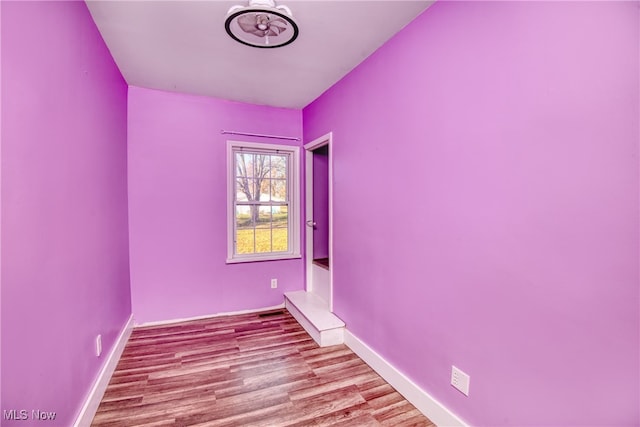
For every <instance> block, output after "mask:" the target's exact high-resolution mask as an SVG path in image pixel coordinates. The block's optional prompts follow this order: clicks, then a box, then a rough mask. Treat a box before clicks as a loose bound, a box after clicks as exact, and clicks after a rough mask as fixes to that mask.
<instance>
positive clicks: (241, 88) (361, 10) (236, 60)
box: [87, 0, 433, 108]
mask: <svg viewBox="0 0 640 427" xmlns="http://www.w3.org/2000/svg"><path fill="white" fill-rule="evenodd" d="M432 3H433V1H425V0H409V1H402V0H387V1H384V0H374V1H367V0H359V1H338V0H321V1H317V0H316V1H312V0H282V1H279V2H277V4H279V5H281V4H283V5H286V6H289V7H290V8H291V11H292V12H293V16H294V19H295V20H296V22H297V24H298V27H299V28H300V35H299V36H298V38H297V39H296V40H295V41H294V42H293V43H292V44H291V45H288V46H285V47H282V48H277V49H256V48H252V47H248V46H244V45H241V44H239V43H237V42H236V41H234V40H233V39H231V38H230V37H229V36H228V35H227V33H226V32H225V29H224V21H225V18H226V14H227V11H228V10H229V8H230V7H231V6H233V5H236V4H241V5H246V4H248V1H246V0H237V1H235V0H231V1H227V0H205V1H202V0H201V1H187V0H174V1H160V0H152V1H139V0H129V1H122V0H87V5H88V7H89V10H90V11H91V15H92V16H93V19H94V21H95V22H96V25H97V26H98V29H99V30H100V33H101V34H102V37H103V38H104V40H105V42H106V43H107V46H108V47H109V50H110V51H111V54H112V55H113V57H114V59H115V61H116V63H117V64H118V67H119V68H120V70H121V72H122V74H123V76H124V78H125V79H126V81H127V83H128V84H130V85H134V86H140V87H146V88H152V89H161V90H167V91H175V92H183V93H191V94H198V95H205V96H214V97H219V98H224V99H230V100H234V101H242V102H249V103H253V104H264V105H272V106H277V107H288V108H303V107H305V106H306V105H308V104H309V103H310V102H311V101H313V100H314V99H316V98H317V97H318V96H320V95H321V94H322V93H323V92H324V91H325V90H327V89H328V88H329V87H331V86H332V85H333V84H334V83H336V82H337V81H338V80H340V79H341V78H342V77H343V76H344V75H346V74H347V73H348V72H349V71H351V70H352V69H353V68H355V67H356V66H357V65H358V64H359V63H361V62H362V61H363V60H364V59H365V58H366V57H367V56H369V55H370V54H371V53H372V52H373V51H375V50H376V49H377V48H378V47H380V46H381V45H382V44H383V43H384V42H386V41H387V40H388V39H389V38H391V37H392V36H393V35H394V34H396V33H397V32H398V31H400V30H401V29H402V28H403V27H404V26H405V25H407V24H408V23H409V22H410V21H411V20H413V19H414V18H415V17H416V16H418V15H419V14H420V13H421V12H422V11H423V10H425V9H426V8H427V7H428V6H430V5H431V4H432Z"/></svg>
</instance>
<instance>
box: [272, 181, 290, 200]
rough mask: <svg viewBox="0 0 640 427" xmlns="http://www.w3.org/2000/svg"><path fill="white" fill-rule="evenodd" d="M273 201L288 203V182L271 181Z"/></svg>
mask: <svg viewBox="0 0 640 427" xmlns="http://www.w3.org/2000/svg"><path fill="white" fill-rule="evenodd" d="M271 200H274V201H277V202H285V201H287V181H286V180H284V179H273V180H271Z"/></svg>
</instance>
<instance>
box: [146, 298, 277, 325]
mask: <svg viewBox="0 0 640 427" xmlns="http://www.w3.org/2000/svg"><path fill="white" fill-rule="evenodd" d="M282 308H284V303H282V304H278V305H273V306H271V307H262V308H253V309H250V310H240V311H229V312H225V313H216V314H205V315H204V316H195V317H185V318H182V319H170V320H158V321H156V322H144V323H136V324H135V326H136V327H138V326H139V327H145V326H162V325H171V324H173V323H180V322H190V321H192V320H203V319H211V318H214V317H222V316H235V315H239V314H251V313H260V312H261V311H269V310H278V309H282Z"/></svg>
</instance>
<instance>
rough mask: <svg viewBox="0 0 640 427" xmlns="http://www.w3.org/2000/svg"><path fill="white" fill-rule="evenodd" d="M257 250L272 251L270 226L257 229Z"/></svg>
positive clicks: (259, 251) (260, 251) (262, 251)
mask: <svg viewBox="0 0 640 427" xmlns="http://www.w3.org/2000/svg"><path fill="white" fill-rule="evenodd" d="M256 252H258V253H264V252H271V229H270V228H257V229H256Z"/></svg>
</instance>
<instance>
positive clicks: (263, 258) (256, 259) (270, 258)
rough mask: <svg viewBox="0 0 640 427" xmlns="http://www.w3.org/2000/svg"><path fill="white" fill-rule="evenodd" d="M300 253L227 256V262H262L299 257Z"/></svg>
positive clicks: (300, 256)
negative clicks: (241, 256)
mask: <svg viewBox="0 0 640 427" xmlns="http://www.w3.org/2000/svg"><path fill="white" fill-rule="evenodd" d="M300 258H302V255H300V254H288V255H287V254H285V255H277V256H256V257H246V258H227V261H226V262H227V264H242V263H245V262H263V261H282V260H287V259H300Z"/></svg>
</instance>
